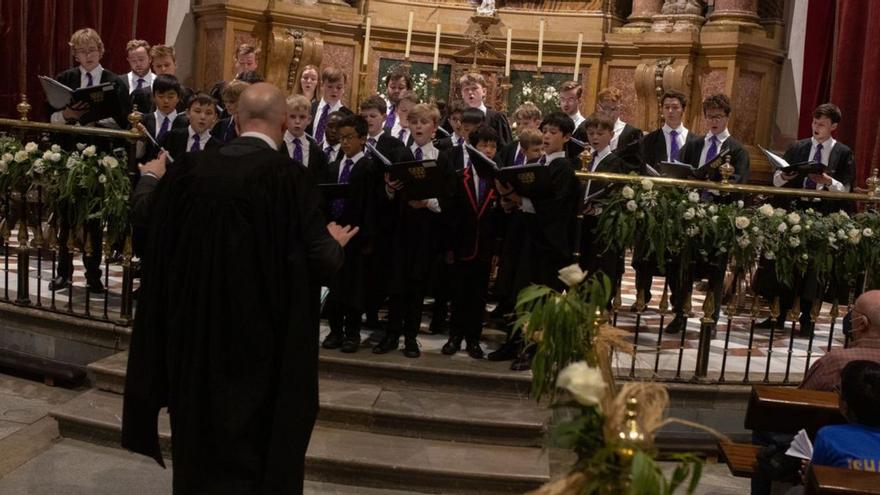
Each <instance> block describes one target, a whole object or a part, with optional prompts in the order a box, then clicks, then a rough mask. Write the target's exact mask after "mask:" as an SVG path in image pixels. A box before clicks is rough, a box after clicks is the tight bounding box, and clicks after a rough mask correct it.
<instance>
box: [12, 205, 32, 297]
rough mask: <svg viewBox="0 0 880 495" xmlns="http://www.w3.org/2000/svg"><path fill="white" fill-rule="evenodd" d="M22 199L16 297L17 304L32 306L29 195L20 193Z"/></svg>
mask: <svg viewBox="0 0 880 495" xmlns="http://www.w3.org/2000/svg"><path fill="white" fill-rule="evenodd" d="M20 198H21V222H20V225H19V227H18V249H16V250H15V257H16V259H17V264H18V274H17V277H16V278H17V279H18V284H17V287H18V290H17V291H16V295H15V303H16V304H20V305H22V306H28V305H30V304H31V293H30V269H31V262H30V248H29V247H28V237H29V235H28V225H27V216H28V211H27V194H25V193H20Z"/></svg>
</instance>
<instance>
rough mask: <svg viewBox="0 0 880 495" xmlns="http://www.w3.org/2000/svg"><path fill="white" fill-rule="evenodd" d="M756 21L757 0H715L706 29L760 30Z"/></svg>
mask: <svg viewBox="0 0 880 495" xmlns="http://www.w3.org/2000/svg"><path fill="white" fill-rule="evenodd" d="M758 21H760V17H758V0H715V10H713V11H712V13H711V14H710V15H709V22H708V23H707V24H706V27H707V28H708V27H710V26H711V27H713V28H714V27H731V26H732V27H736V28H747V29H760V28H761V25H760V24H758Z"/></svg>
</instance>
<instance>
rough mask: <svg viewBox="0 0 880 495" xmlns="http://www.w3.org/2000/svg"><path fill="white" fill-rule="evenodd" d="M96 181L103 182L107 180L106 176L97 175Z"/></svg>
mask: <svg viewBox="0 0 880 495" xmlns="http://www.w3.org/2000/svg"><path fill="white" fill-rule="evenodd" d="M98 182H100V183H101V184H105V183H106V182H107V176H106V175H104V174H101V175H99V176H98Z"/></svg>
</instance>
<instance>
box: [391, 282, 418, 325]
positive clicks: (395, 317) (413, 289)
mask: <svg viewBox="0 0 880 495" xmlns="http://www.w3.org/2000/svg"><path fill="white" fill-rule="evenodd" d="M408 289H409V290H406V291H401V292H397V293H395V294H391V299H390V301H389V308H388V309H389V312H388V334H389V335H392V336H393V335H397V336H400V335H403V336H404V337H407V338H415V337H416V336H417V335H418V334H419V327H420V326H421V325H422V304H423V303H424V301H425V284H424V282H423V281H419V282H413V283H410V284H408Z"/></svg>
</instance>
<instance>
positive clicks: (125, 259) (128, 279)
mask: <svg viewBox="0 0 880 495" xmlns="http://www.w3.org/2000/svg"><path fill="white" fill-rule="evenodd" d="M131 254H132V249H131V233H130V232H129V234H128V235H127V236H125V245H124V247H123V248H122V299H121V301H120V309H119V317H120V318H121V319H122V320H123V322H124V323H125V324H126V325H127V324H128V323H130V322H131V319H132V318H131V316H132V291H133V287H134V276H133V270H132V266H131Z"/></svg>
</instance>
